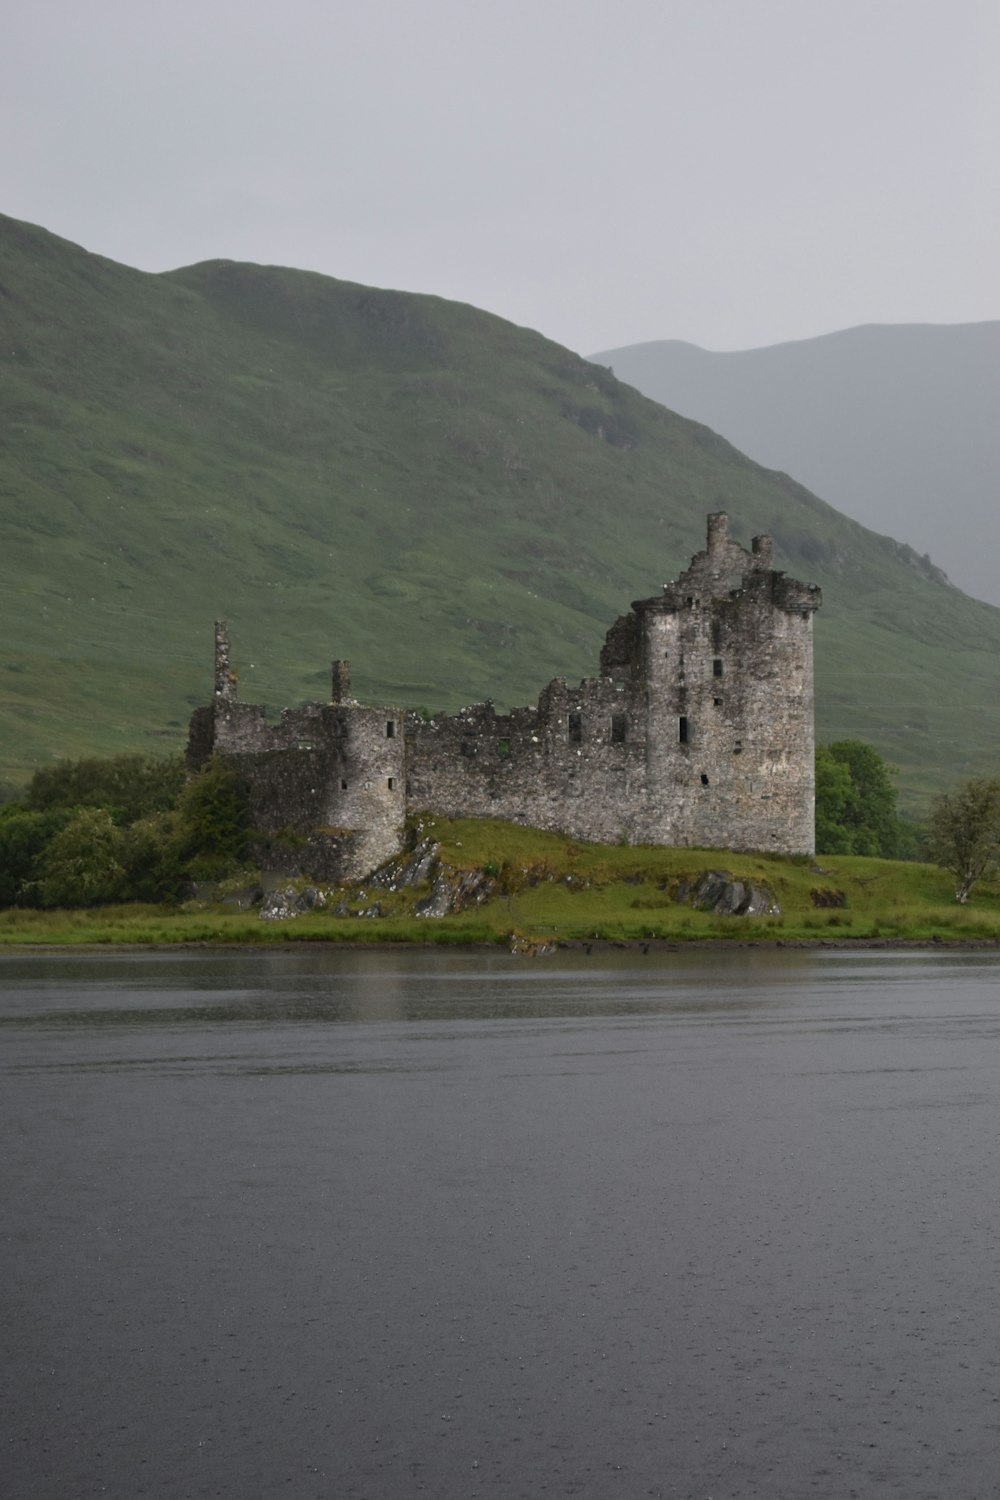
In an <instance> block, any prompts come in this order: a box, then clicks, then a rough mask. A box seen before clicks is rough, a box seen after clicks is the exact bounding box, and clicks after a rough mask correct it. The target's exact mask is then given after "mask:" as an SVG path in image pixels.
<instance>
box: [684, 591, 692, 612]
mask: <svg viewBox="0 0 1000 1500" xmlns="http://www.w3.org/2000/svg"><path fill="white" fill-rule="evenodd" d="M684 603H685V604H686V605H687V607H688V609H694V595H693V594H688V596H687V598H686V599H685V600H684Z"/></svg>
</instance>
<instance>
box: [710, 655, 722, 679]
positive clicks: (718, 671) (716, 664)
mask: <svg viewBox="0 0 1000 1500" xmlns="http://www.w3.org/2000/svg"><path fill="white" fill-rule="evenodd" d="M712 676H713V677H721V676H722V657H721V656H717V657H715V659H714V660H713V662H712Z"/></svg>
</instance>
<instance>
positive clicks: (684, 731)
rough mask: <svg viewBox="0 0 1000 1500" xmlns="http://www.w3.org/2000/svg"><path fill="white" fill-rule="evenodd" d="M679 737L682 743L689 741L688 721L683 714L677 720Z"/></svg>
mask: <svg viewBox="0 0 1000 1500" xmlns="http://www.w3.org/2000/svg"><path fill="white" fill-rule="evenodd" d="M677 739H678V742H679V743H680V744H682V745H686V744H687V742H688V721H687V719H685V718H684V716H683V715H682V716H681V717H680V718H679V719H678V720H677Z"/></svg>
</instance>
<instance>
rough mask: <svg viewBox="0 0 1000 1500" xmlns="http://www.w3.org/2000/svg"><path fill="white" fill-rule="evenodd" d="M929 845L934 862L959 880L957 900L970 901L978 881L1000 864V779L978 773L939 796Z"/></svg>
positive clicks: (933, 813)
mask: <svg viewBox="0 0 1000 1500" xmlns="http://www.w3.org/2000/svg"><path fill="white" fill-rule="evenodd" d="M928 848H929V850H930V855H931V858H932V859H933V860H934V863H935V864H937V865H940V866H941V868H942V870H950V871H951V873H952V874H953V875H954V876H955V878H956V880H957V881H958V884H957V886H956V888H955V900H956V901H961V902H963V903H964V902H966V901H968V899H969V894H970V892H971V890H972V887H973V886H974V885H975V883H976V881H977V880H982V879H983V878H984V877H985V876H987V875H990V874H992V873H993V871H994V870H995V869H996V868H997V866H998V864H1000V780H998V779H996V778H993V779H992V780H985V779H983V778H981V777H974V778H973V779H972V780H971V781H964V782H962V784H961V785H960V786H958V787H956V788H955V790H954V791H953V792H946V793H945V794H944V795H943V796H941V797H938V798H936V799H935V801H934V803H933V805H932V807H931V816H930V823H929V825H928Z"/></svg>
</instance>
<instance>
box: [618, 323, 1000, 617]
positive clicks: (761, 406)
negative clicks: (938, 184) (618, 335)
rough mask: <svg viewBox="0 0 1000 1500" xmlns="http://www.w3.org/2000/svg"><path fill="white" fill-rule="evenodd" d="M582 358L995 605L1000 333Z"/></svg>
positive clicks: (949, 332)
mask: <svg viewBox="0 0 1000 1500" xmlns="http://www.w3.org/2000/svg"><path fill="white" fill-rule="evenodd" d="M592 357H593V358H594V359H595V360H598V361H599V362H600V363H601V364H607V365H613V366H614V369H615V373H616V374H617V375H618V376H619V377H620V378H621V379H623V380H627V381H628V382H629V383H630V384H631V385H634V386H636V387H638V389H639V390H640V391H642V392H643V394H644V395H646V396H650V397H652V399H653V400H654V401H660V402H662V403H663V405H664V406H669V407H671V408H672V409H673V410H674V411H679V412H681V413H682V414H683V415H684V416H686V417H693V418H694V420H695V421H696V422H707V423H708V425H709V427H714V428H715V430H716V432H724V433H725V434H726V437H727V438H728V439H729V441H730V442H732V443H735V444H736V445H737V447H739V448H741V449H742V451H743V452H744V453H748V454H749V455H750V456H751V458H755V459H756V460H757V461H758V462H759V463H763V464H768V465H770V466H772V467H774V468H779V469H785V470H787V471H788V473H790V474H794V475H795V476H796V478H797V479H799V480H800V481H801V482H802V483H803V484H807V485H808V486H809V487H810V488H811V489H814V490H815V491H816V493H817V494H818V495H822V496H823V499H824V500H828V501H829V502H830V503H831V505H835V506H837V508H838V509H839V510H843V511H845V512H846V513H847V515H849V516H853V517H854V519H855V520H856V521H862V522H863V523H864V524H865V525H866V526H872V527H874V528H875V530H877V531H887V532H890V533H891V534H892V535H893V536H896V537H902V538H903V539H904V540H905V541H907V542H909V543H910V544H911V545H912V546H913V547H914V548H915V549H916V550H917V551H918V552H929V553H930V555H931V557H932V558H933V559H934V561H935V562H936V563H940V565H941V566H942V567H943V568H944V569H945V571H946V572H947V573H948V576H949V577H950V578H951V580H952V582H953V583H957V584H958V586H959V588H962V589H965V590H966V591H967V592H968V593H970V594H974V595H975V597H976V598H977V599H985V600H987V602H988V603H990V604H1000V576H998V574H997V567H996V555H997V551H998V549H1000V507H998V506H997V488H998V481H1000V425H998V423H997V420H996V406H997V391H998V390H1000V322H994V323H956V324H932V323H898V324H877V323H875V324H867V325H866V326H864V327H861V328H845V329H842V330H841V331H840V332H839V333H827V334H823V335H822V336H821V337H820V338H812V339H799V340H797V341H796V342H795V343H791V344H771V345H769V346H768V347H766V348H763V349H739V350H735V351H733V352H731V353H718V352H715V351H713V350H708V349H699V348H698V347H697V346H696V345H695V344H685V343H681V342H680V341H678V340H676V339H665V340H662V341H655V342H653V343H649V344H633V345H631V346H630V347H628V348H624V349H610V350H608V351H607V352H606V353H604V354H595V355H593V356H592Z"/></svg>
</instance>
